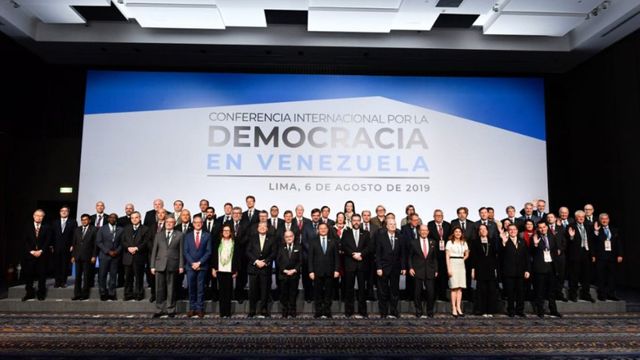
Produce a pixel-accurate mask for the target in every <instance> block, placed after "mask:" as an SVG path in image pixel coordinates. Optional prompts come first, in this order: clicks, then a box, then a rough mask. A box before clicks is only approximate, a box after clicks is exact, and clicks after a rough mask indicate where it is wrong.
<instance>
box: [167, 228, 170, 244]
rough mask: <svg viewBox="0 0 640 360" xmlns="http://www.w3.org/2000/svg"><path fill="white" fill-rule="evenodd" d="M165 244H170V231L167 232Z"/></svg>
mask: <svg viewBox="0 0 640 360" xmlns="http://www.w3.org/2000/svg"><path fill="white" fill-rule="evenodd" d="M167 245H171V231H168V232H167Z"/></svg>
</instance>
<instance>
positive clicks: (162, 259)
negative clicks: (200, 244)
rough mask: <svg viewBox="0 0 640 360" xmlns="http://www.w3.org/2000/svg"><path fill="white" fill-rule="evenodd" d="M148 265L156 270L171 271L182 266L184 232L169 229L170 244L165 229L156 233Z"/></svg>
mask: <svg viewBox="0 0 640 360" xmlns="http://www.w3.org/2000/svg"><path fill="white" fill-rule="evenodd" d="M149 266H150V267H151V268H152V269H156V271H173V272H175V271H178V269H180V268H184V234H183V233H182V232H180V231H175V230H173V231H171V244H169V239H168V238H167V231H166V230H165V231H161V232H159V233H157V234H156V236H155V238H154V240H153V248H152V249H151V263H150V265H149Z"/></svg>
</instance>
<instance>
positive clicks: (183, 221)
mask: <svg viewBox="0 0 640 360" xmlns="http://www.w3.org/2000/svg"><path fill="white" fill-rule="evenodd" d="M176 221H177V223H176V226H175V230H176V231H180V232H181V233H183V234H186V233H188V232H190V231H193V225H191V212H190V211H189V210H187V209H182V211H181V212H180V219H176Z"/></svg>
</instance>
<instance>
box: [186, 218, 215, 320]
mask: <svg viewBox="0 0 640 360" xmlns="http://www.w3.org/2000/svg"><path fill="white" fill-rule="evenodd" d="M192 223H193V231H192V232H190V233H188V234H186V235H184V240H183V241H184V243H183V246H184V249H183V254H184V260H185V263H184V266H185V269H187V282H188V284H189V311H188V312H187V316H188V317H190V318H191V317H194V316H197V317H199V318H203V317H204V291H205V277H207V276H209V260H210V259H211V252H212V251H213V250H212V244H211V235H210V234H209V233H208V232H206V231H203V230H202V225H203V224H202V218H201V217H200V216H195V217H194V218H193V222H192Z"/></svg>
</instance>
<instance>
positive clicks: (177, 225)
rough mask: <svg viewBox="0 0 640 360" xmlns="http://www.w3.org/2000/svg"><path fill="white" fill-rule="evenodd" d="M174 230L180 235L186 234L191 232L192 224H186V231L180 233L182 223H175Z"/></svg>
mask: <svg viewBox="0 0 640 360" xmlns="http://www.w3.org/2000/svg"><path fill="white" fill-rule="evenodd" d="M174 230H177V231H180V232H181V233H184V234H186V233H188V232H191V231H193V224H191V222H189V223H187V230H186V231H182V223H177V224H176V226H175V228H174Z"/></svg>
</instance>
